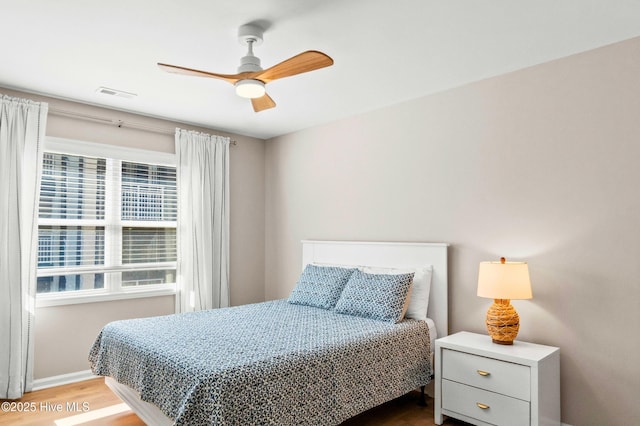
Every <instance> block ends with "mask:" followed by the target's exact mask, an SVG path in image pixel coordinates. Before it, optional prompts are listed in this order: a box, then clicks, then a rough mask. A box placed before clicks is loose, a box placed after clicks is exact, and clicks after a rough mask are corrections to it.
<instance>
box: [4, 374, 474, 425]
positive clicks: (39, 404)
mask: <svg viewBox="0 0 640 426" xmlns="http://www.w3.org/2000/svg"><path fill="white" fill-rule="evenodd" d="M418 398H419V393H417V392H412V393H409V394H407V395H405V396H402V397H400V398H398V399H395V400H393V401H390V402H388V403H386V404H383V405H381V406H379V407H376V408H373V409H371V410H369V411H367V412H365V413H362V414H360V415H358V416H356V417H354V418H352V419H349V420H347V421H346V422H344V423H343V424H342V425H341V426H432V425H434V424H435V423H434V422H433V400H432V399H431V398H428V399H427V404H428V405H427V407H421V406H419V405H418V404H417V401H418ZM2 401H3V402H4V400H2ZM12 402H15V403H16V405H15V406H14V408H20V406H19V403H22V404H23V405H22V407H25V406H26V407H28V408H35V412H7V411H6V410H4V409H3V410H0V425H11V426H14V425H15V426H22V425H24V426H52V425H53V426H55V425H56V423H55V421H56V420H61V419H65V418H69V417H71V416H74V415H80V414H83V411H87V412H88V413H100V411H98V410H101V409H106V408H107V407H112V406H117V405H118V404H121V403H122V401H121V400H120V399H119V398H118V397H117V396H115V395H114V394H113V393H112V392H111V391H110V390H109V388H108V387H107V386H106V385H105V384H104V379H103V378H97V379H92V380H87V381H84V382H79V383H73V384H70V385H64V386H58V387H55V388H49V389H43V390H40V391H36V392H30V393H28V394H26V395H25V396H24V397H23V398H22V399H20V400H17V401H12ZM68 403H69V404H70V405H69V406H68V405H67V404H68ZM74 403H77V406H74V405H73V404H74ZM58 404H60V405H58ZM83 404H85V405H84V406H83ZM74 407H77V408H78V412H73V411H68V408H69V409H73V408H74ZM57 408H60V411H56V409H57ZM83 408H88V410H83ZM76 424H83V425H91V426H106V425H109V426H144V422H143V421H142V420H140V419H139V418H138V416H136V415H135V414H133V413H132V412H131V411H125V412H121V413H118V414H114V415H108V416H106V417H102V418H100V419H95V420H91V421H89V422H83V423H76ZM444 424H445V425H466V423H463V422H459V421H456V420H454V419H447V420H446V421H445V422H444Z"/></svg>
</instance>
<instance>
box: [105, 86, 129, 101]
mask: <svg viewBox="0 0 640 426" xmlns="http://www.w3.org/2000/svg"><path fill="white" fill-rule="evenodd" d="M96 93H100V94H102V95H109V96H117V97H119V98H125V99H133V98H135V97H136V96H138V95H136V94H135V93H129V92H123V91H122V90H116V89H109V88H108V87H98V88H97V89H96Z"/></svg>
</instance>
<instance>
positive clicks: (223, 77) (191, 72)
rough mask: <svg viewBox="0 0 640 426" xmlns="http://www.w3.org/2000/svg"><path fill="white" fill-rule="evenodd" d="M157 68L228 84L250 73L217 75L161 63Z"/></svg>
mask: <svg viewBox="0 0 640 426" xmlns="http://www.w3.org/2000/svg"><path fill="white" fill-rule="evenodd" d="M158 67H160V69H161V70H163V71H166V72H170V73H174V74H182V75H191V76H195V77H209V78H217V79H219V80H224V81H226V82H229V83H231V84H235V83H236V81H238V80H242V79H243V78H246V75H247V74H250V73H242V74H217V73H214V72H209V71H200V70H195V69H193V68H187V67H181V66H178V65H169V64H163V63H160V62H158Z"/></svg>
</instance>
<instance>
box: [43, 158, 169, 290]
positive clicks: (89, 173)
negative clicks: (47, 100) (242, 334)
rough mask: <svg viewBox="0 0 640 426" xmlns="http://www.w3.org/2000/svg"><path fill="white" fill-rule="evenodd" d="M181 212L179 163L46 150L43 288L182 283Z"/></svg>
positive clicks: (143, 286) (137, 287)
mask: <svg viewBox="0 0 640 426" xmlns="http://www.w3.org/2000/svg"><path fill="white" fill-rule="evenodd" d="M70 150H72V148H71V149H70ZM138 157H139V155H138ZM176 213H177V195H176V169H175V167H174V166H170V165H163V164H150V163H144V162H140V161H126V160H123V159H121V158H108V157H101V156H99V155H96V156H91V155H86V154H83V155H74V154H73V153H69V152H45V153H44V159H43V172H42V181H41V187H40V208H39V218H38V228H39V232H38V284H37V291H38V293H39V294H56V293H57V294H60V293H61V292H65V293H67V292H85V293H86V292H99V293H105V292H106V293H119V292H123V291H127V290H131V289H135V290H141V289H142V290H144V289H152V288H153V289H157V288H159V287H163V286H167V285H174V284H175V269H176Z"/></svg>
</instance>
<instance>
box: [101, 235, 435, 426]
mask: <svg viewBox="0 0 640 426" xmlns="http://www.w3.org/2000/svg"><path fill="white" fill-rule="evenodd" d="M302 264H303V274H302V275H301V279H300V281H303V280H302V277H304V276H305V274H306V273H307V272H308V271H309V270H321V271H329V270H331V271H333V270H342V271H344V269H349V270H351V269H354V270H356V271H358V272H354V273H353V274H354V276H355V274H356V273H358V274H360V276H363V277H370V276H375V277H380V276H381V274H382V272H381V271H382V269H388V268H393V269H392V271H399V270H405V271H406V270H411V269H412V268H421V267H424V266H425V265H429V266H430V268H431V269H430V270H431V279H430V287H431V288H430V292H429V298H428V300H429V302H428V306H429V308H428V311H427V312H428V316H429V319H428V320H424V321H423V320H418V319H403V320H401V321H399V322H395V321H385V320H380V318H371V317H367V316H366V315H364V316H363V315H357V314H351V312H350V311H349V309H351V308H354V309H356V310H357V309H359V306H357V305H358V304H357V303H355V306H354V303H352V304H351V305H349V304H348V303H345V297H344V296H345V294H346V293H347V289H348V288H351V289H353V287H349V285H351V282H353V281H354V280H353V279H350V280H349V281H350V282H349V283H348V284H347V286H346V287H344V290H341V291H342V293H343V294H342V295H339V300H338V302H337V304H336V305H335V308H333V309H327V308H326V307H324V308H323V307H318V306H312V305H309V304H307V303H306V302H304V300H305V299H304V298H302V299H300V298H298V299H296V298H295V297H294V295H295V294H296V291H297V290H299V288H298V287H296V288H295V289H294V291H293V292H292V295H291V296H290V297H289V299H283V300H274V301H268V302H263V303H257V304H251V305H244V306H238V307H233V308H223V309H215V310H211V311H201V312H194V313H186V314H176V315H168V316H163V317H155V318H142V319H136V320H126V321H117V322H114V323H110V324H108V325H107V326H105V327H104V329H103V330H102V331H101V333H100V335H99V336H98V338H97V339H96V341H95V343H94V345H93V347H92V348H91V352H90V356H89V360H90V363H91V367H92V370H93V371H94V373H95V374H98V375H104V376H107V378H106V383H107V385H108V386H109V387H110V388H111V389H112V390H113V391H114V393H116V394H117V395H118V396H119V397H120V398H122V399H123V400H124V401H125V402H126V403H127V404H129V406H131V408H132V409H133V411H135V412H136V413H137V414H138V416H139V417H140V418H141V419H142V420H143V421H145V422H146V423H147V424H152V425H165V424H166V425H171V424H175V425H197V424H229V425H235V424H237V425H249V424H278V425H288V424H309V425H335V424H339V423H341V422H342V421H344V420H347V419H348V418H351V417H353V416H355V415H357V414H359V413H361V412H363V411H366V410H368V409H370V408H372V407H375V406H377V405H380V404H382V403H384V402H386V401H389V400H391V399H394V398H396V397H398V396H401V395H403V394H405V393H407V392H409V391H411V390H413V389H417V388H419V387H423V386H425V385H426V384H428V383H429V381H430V380H431V377H432V376H433V371H432V364H433V363H432V353H431V351H432V349H431V348H434V345H433V340H434V339H435V337H436V335H437V336H440V337H442V336H445V335H447V332H448V330H447V328H448V324H447V245H446V244H427V243H369V242H367V243H365V242H328V241H303V242H302ZM364 268H371V269H366V270H365V269H364ZM362 271H366V273H362ZM340 273H342V272H340ZM374 273H375V275H374ZM367 274H369V275H367ZM393 276H394V277H398V276H400V275H393ZM412 276H413V274H412ZM382 279H383V280H384V279H385V278H382ZM346 299H348V298H346ZM301 300H302V302H301ZM415 300H417V298H416V299H415ZM347 302H349V300H347ZM351 302H353V300H351ZM356 302H358V301H357V300H356ZM405 307H406V306H405ZM339 308H342V309H343V310H342V312H341V313H337V312H336V311H337V310H338V309H339Z"/></svg>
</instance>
